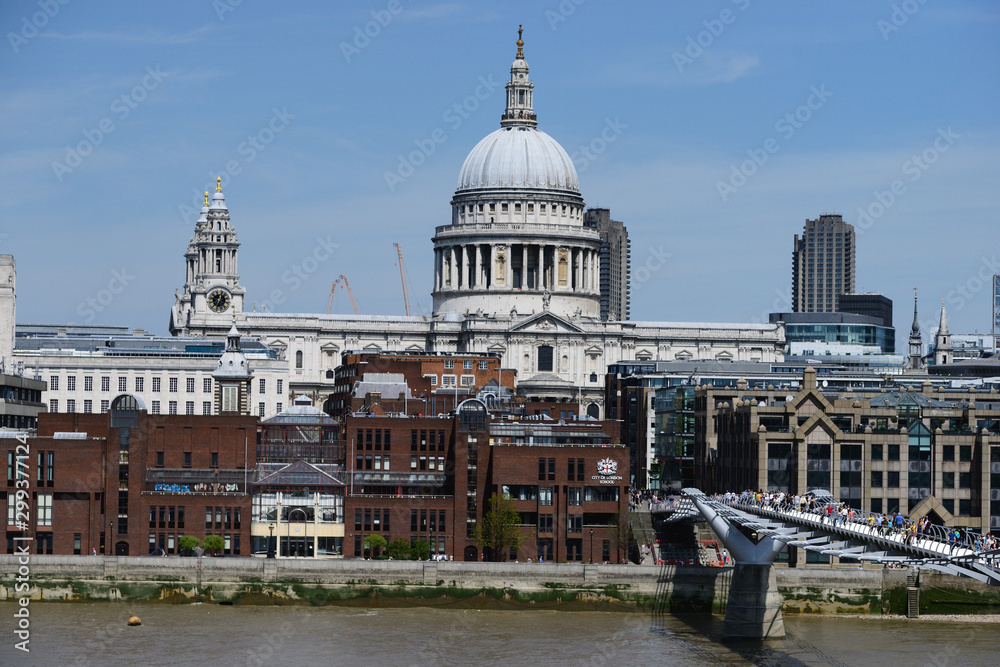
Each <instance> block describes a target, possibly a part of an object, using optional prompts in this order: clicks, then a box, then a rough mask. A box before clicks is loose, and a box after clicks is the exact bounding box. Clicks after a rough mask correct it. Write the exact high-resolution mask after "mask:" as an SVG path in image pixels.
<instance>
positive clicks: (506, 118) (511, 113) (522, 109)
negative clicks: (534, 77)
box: [500, 26, 538, 127]
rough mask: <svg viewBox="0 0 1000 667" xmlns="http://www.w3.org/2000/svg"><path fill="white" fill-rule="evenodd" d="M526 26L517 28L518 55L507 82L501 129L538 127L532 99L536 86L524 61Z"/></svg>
mask: <svg viewBox="0 0 1000 667" xmlns="http://www.w3.org/2000/svg"><path fill="white" fill-rule="evenodd" d="M523 33H524V26H518V27H517V55H516V56H515V58H516V60H514V64H513V65H511V66H510V80H509V81H507V109H506V110H505V111H504V112H503V116H501V117H500V127H515V126H521V127H536V126H537V125H538V117H537V116H535V111H534V107H533V106H532V105H533V100H532V97H533V95H534V89H535V84H533V83H532V82H531V80H530V79H528V63H526V62H525V61H524V40H523V39H521V37H522V34H523Z"/></svg>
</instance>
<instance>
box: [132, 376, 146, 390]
mask: <svg viewBox="0 0 1000 667" xmlns="http://www.w3.org/2000/svg"><path fill="white" fill-rule="evenodd" d="M145 379H146V378H136V379H135V390H136V392H141V391H142V387H143V385H144V384H145Z"/></svg>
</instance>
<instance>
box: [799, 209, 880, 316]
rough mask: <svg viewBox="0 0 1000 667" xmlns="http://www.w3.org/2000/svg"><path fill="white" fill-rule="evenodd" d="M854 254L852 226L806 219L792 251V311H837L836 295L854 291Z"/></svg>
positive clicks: (831, 218) (835, 219) (829, 218)
mask: <svg viewBox="0 0 1000 667" xmlns="http://www.w3.org/2000/svg"><path fill="white" fill-rule="evenodd" d="M854 251H855V245H854V226H853V225H851V224H849V223H846V222H844V219H843V218H842V217H841V216H839V215H821V216H820V217H819V218H818V219H816V220H806V223H805V227H804V228H803V230H802V237H801V238H800V237H799V235H798V234H796V235H795V247H794V250H793V251H792V310H793V311H794V312H796V313H835V312H837V310H838V309H839V304H840V295H841V294H851V293H853V292H854V289H855V281H854ZM883 326H884V324H883Z"/></svg>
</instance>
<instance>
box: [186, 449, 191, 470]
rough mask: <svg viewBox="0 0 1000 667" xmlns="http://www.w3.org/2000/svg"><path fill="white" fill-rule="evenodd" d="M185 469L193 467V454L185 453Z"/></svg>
mask: <svg viewBox="0 0 1000 667" xmlns="http://www.w3.org/2000/svg"><path fill="white" fill-rule="evenodd" d="M184 467H185V468H190V467H191V452H184Z"/></svg>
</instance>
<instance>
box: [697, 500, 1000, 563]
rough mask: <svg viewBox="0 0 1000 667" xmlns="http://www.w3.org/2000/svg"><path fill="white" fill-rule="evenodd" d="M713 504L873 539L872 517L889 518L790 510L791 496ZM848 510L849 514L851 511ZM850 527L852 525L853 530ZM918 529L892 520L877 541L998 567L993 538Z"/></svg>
mask: <svg viewBox="0 0 1000 667" xmlns="http://www.w3.org/2000/svg"><path fill="white" fill-rule="evenodd" d="M831 497H832V496H831ZM713 500H716V501H717V502H721V503H723V504H725V505H729V506H732V507H740V508H747V509H751V510H753V509H756V510H765V511H769V512H773V513H776V514H780V515H784V516H793V517H794V516H800V517H802V518H806V517H805V516H804V515H806V514H809V515H813V516H814V517H816V518H815V519H813V520H814V521H816V522H817V523H820V524H826V525H832V526H834V527H841V526H842V527H844V528H845V529H848V530H850V531H851V532H861V533H862V534H868V535H872V536H875V533H876V531H878V530H879V527H878V526H877V525H875V524H874V522H873V523H869V522H868V518H869V517H871V518H873V519H874V518H875V517H879V516H884V517H886V518H888V515H885V514H881V513H878V512H868V511H865V510H859V509H854V510H853V511H854V516H853V517H843V516H841V515H839V514H838V513H837V512H839V510H840V508H841V505H840V503H839V502H838V503H836V504H833V505H834V507H835V511H834V512H833V513H827V512H826V511H825V510H826V507H827V506H829V505H831V504H832V503H822V504H817V503H807V504H806V505H804V507H806V508H807V509H804V510H802V509H799V510H796V509H791V507H790V506H791V500H792V498H791V496H788V495H786V496H784V499H783V501H785V502H783V503H782V505H784V507H782V506H779V503H778V501H777V499H776V498H769V497H767V496H765V497H763V498H762V499H760V500H758V499H757V497H756V494H754V495H753V499H752V500H751V497H750V496H749V495H744V492H740V493H732V492H730V493H729V494H725V495H718V496H715V497H713ZM802 506H803V505H801V504H800V507H802ZM848 509H849V510H850V508H848ZM849 524H853V526H852V525H849ZM916 525H917V522H915V521H911V520H910V519H905V518H904V520H903V529H902V530H900V529H899V528H896V526H895V525H894V524H892V522H891V519H889V524H888V525H887V524H886V523H883V525H882V529H881V531H880V532H879V534H878V537H881V538H883V539H890V540H892V541H894V542H895V541H898V542H900V543H901V544H902V545H904V546H913V547H917V548H922V549H925V550H928V551H933V552H936V553H941V554H942V555H944V554H945V553H947V555H948V557H950V558H956V557H958V558H969V557H974V558H975V560H977V561H980V562H983V563H984V564H991V565H994V566H995V553H996V552H995V550H988V549H987V548H986V545H988V544H989V542H990V540H992V537H991V536H989V535H984V534H982V533H976V532H973V531H970V530H968V529H959V535H960V539H959V540H954V539H953V538H952V534H953V533H954V529H948V528H946V527H944V526H938V525H936V524H925V526H929V528H930V530H929V531H926V530H925V532H923V533H918V532H913V531H912V530H911V529H912V528H914V527H915V526H916ZM855 526H858V527H860V528H862V529H865V528H868V529H870V530H869V531H865V530H860V531H858V530H855V529H854V527H855ZM895 537H898V538H899V539H898V540H896V539H893V538H895ZM928 543H930V544H928ZM963 552H964V553H963ZM987 554H991V555H994V558H993V559H992V560H994V563H988V562H987V559H986V558H983V556H985V555H987Z"/></svg>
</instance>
